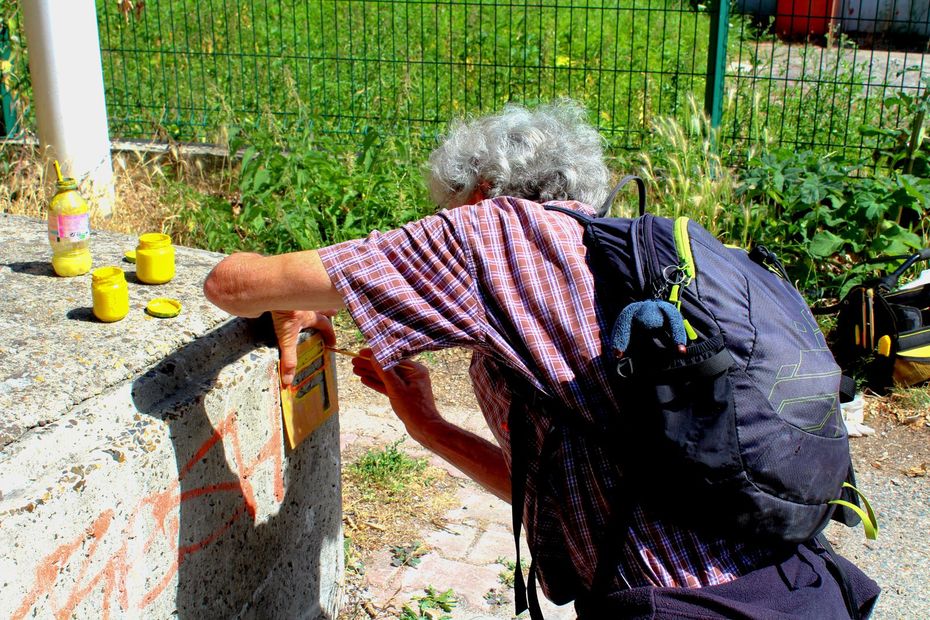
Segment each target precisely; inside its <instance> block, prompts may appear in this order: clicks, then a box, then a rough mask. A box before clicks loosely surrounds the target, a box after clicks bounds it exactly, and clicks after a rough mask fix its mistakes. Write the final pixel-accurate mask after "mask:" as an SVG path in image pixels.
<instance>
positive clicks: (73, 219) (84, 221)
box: [58, 213, 90, 241]
mask: <svg viewBox="0 0 930 620" xmlns="http://www.w3.org/2000/svg"><path fill="white" fill-rule="evenodd" d="M89 238H90V215H89V214H87V213H82V214H81V215H59V216H58V240H59V241H84V240H86V239H89Z"/></svg>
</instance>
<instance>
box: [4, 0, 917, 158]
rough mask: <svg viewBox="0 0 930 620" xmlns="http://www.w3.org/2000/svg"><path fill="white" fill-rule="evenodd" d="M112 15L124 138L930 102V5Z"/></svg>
mask: <svg viewBox="0 0 930 620" xmlns="http://www.w3.org/2000/svg"><path fill="white" fill-rule="evenodd" d="M97 13H98V20H99V23H100V38H101V50H102V57H103V66H104V80H105V85H106V97H107V106H108V113H109V117H110V132H111V137H113V138H142V139H166V138H172V139H176V140H182V141H207V142H213V141H217V140H219V139H221V137H222V133H223V131H224V128H225V127H227V126H228V125H230V124H237V125H248V124H250V123H258V122H260V121H261V119H263V118H269V117H271V118H275V119H277V120H278V121H280V122H281V123H283V124H284V125H287V124H288V123H294V122H306V117H307V114H310V115H312V117H313V120H314V122H319V123H321V124H322V125H323V126H324V128H325V129H327V130H329V131H334V132H359V131H364V130H365V129H367V128H371V127H376V128H379V129H381V130H386V131H393V132H406V131H414V132H417V133H420V134H425V135H430V134H432V133H434V132H436V131H438V130H441V129H442V127H444V126H445V124H446V123H447V122H448V121H449V119H451V118H453V117H456V116H462V115H465V114H474V113H481V112H486V111H489V110H494V109H498V108H500V107H501V106H502V105H503V104H504V103H506V102H508V101H516V102H521V103H533V102H536V101H543V100H549V99H552V98H554V97H560V96H569V97H573V98H575V99H578V100H580V101H582V102H583V103H584V104H586V105H587V106H588V107H589V108H590V110H591V113H592V118H593V119H594V120H595V121H596V123H597V124H598V126H599V128H600V129H601V130H602V132H603V133H604V134H605V135H606V136H607V138H608V140H609V141H610V143H611V146H612V147H613V148H614V149H639V148H642V147H643V146H645V145H646V144H647V143H648V141H649V136H650V123H651V122H652V121H654V120H655V119H656V118H657V117H659V116H676V115H679V114H682V113H687V110H688V109H689V105H688V100H689V98H692V97H694V98H696V99H698V100H701V99H702V98H703V99H704V102H705V108H706V109H707V110H708V111H709V112H713V111H714V110H715V109H716V110H718V111H719V112H718V113H717V114H716V115H715V117H714V120H715V122H719V124H720V126H721V141H722V142H723V143H727V144H730V145H736V146H738V147H741V146H742V145H748V144H759V143H764V144H766V145H783V146H787V147H792V148H811V149H814V150H818V151H830V150H844V151H847V152H849V153H855V154H863V153H866V152H868V151H869V150H870V149H872V148H874V146H875V143H876V142H875V141H876V140H877V139H878V137H877V134H876V133H875V132H874V131H872V132H871V133H870V132H869V131H865V132H863V131H862V128H863V127H871V128H873V129H874V128H881V127H889V126H900V125H901V124H902V123H906V122H907V119H906V118H904V117H903V116H902V111H901V107H900V106H895V105H888V104H887V100H888V98H889V97H890V96H892V95H896V94H899V93H905V94H906V95H911V96H913V97H916V98H921V97H924V96H925V93H926V84H927V82H928V80H930V63H927V62H926V52H927V36H928V34H930V15H928V14H930V0H734V2H733V3H732V5H728V4H725V3H724V4H720V2H718V0H710V1H709V2H704V1H703V0H621V1H617V0H534V1H532V2H531V1H529V0H527V1H522V2H520V1H516V0H509V1H508V0H442V1H426V0H146V1H145V2H141V1H139V0H135V1H132V0H121V1H120V2H112V1H105V0H97ZM718 26H719V27H718ZM0 47H2V46H0ZM0 51H2V50H0ZM0 69H2V63H0ZM7 82H8V80H7ZM7 82H3V83H4V84H6V83H7ZM15 94H16V93H13V95H14V96H15ZM24 99H25V100H29V97H25V98H24ZM11 101H12V99H11V97H10V96H6V97H5V99H4V100H3V102H4V103H3V112H4V114H5V115H6V116H5V117H6V118H7V119H9V118H12V116H11V114H12V112H14V111H15V110H14V108H15V105H12V104H11V103H10V102H11ZM715 106H716V107H715ZM20 112H21V111H20ZM20 116H21V117H22V116H24V115H23V114H20ZM24 120H25V126H26V128H27V129H28V128H29V127H30V124H31V121H30V119H29V118H28V109H27V110H26V114H25V119H24ZM12 124H13V123H10V122H8V123H7V125H12Z"/></svg>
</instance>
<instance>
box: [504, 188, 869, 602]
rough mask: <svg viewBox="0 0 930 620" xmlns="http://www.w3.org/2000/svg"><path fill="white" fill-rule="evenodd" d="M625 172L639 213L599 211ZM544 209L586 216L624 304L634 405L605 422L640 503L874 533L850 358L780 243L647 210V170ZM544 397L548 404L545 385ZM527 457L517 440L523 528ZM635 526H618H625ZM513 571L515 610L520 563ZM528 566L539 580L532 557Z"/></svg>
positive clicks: (760, 528)
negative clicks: (746, 241)
mask: <svg viewBox="0 0 930 620" xmlns="http://www.w3.org/2000/svg"><path fill="white" fill-rule="evenodd" d="M630 180H635V181H636V182H637V184H638V186H639V192H640V196H639V198H640V216H639V217H637V218H633V219H630V218H619V217H604V216H601V214H602V213H606V211H607V210H608V208H609V205H610V202H611V201H612V199H613V197H614V196H615V195H616V193H617V192H618V191H619V189H620V188H622V187H623V185H625V184H626V183H627V182H629V181H630ZM544 207H545V208H546V209H547V210H550V211H558V212H560V213H564V214H566V215H569V216H570V217H572V218H574V219H576V220H577V221H578V222H579V223H580V225H582V226H583V227H584V236H583V242H584V245H585V246H586V248H587V251H588V254H587V261H588V266H589V268H590V270H591V272H592V274H593V276H594V283H595V295H596V298H597V299H596V303H597V304H598V305H599V307H601V308H602V309H603V310H604V314H605V316H607V317H616V319H615V322H614V326H613V330H612V332H611V334H610V345H611V347H612V348H613V354H614V364H615V368H616V373H617V376H616V381H617V382H619V387H620V389H619V390H618V391H619V393H622V394H623V395H624V402H625V403H629V404H628V405H625V407H624V412H635V414H630V415H625V416H624V418H625V419H624V421H623V427H624V431H623V433H614V432H612V431H611V430H610V429H608V428H605V429H602V430H596V431H595V432H603V434H604V436H605V437H611V438H613V439H616V438H621V440H622V441H623V443H622V447H621V450H622V451H619V452H618V453H619V454H624V455H627V454H628V455H629V456H630V458H631V459H633V460H632V461H631V462H636V460H637V459H639V460H640V462H645V463H648V464H649V467H640V468H639V471H637V473H636V475H635V476H633V478H634V479H633V480H632V481H631V482H632V485H633V486H632V488H633V492H634V494H635V499H636V501H640V502H643V503H644V504H646V505H648V506H650V508H651V509H653V510H655V511H657V512H659V513H660V514H663V515H667V516H668V517H669V518H670V519H672V520H677V522H679V523H683V524H685V525H687V526H689V527H694V528H700V529H703V530H705V531H709V532H715V533H724V534H726V535H728V536H731V537H732V536H734V534H737V535H739V536H742V537H745V538H747V539H753V540H768V541H772V543H773V544H778V543H798V542H803V541H807V540H810V539H811V538H813V537H815V536H816V535H817V534H818V533H819V532H820V531H821V530H822V529H823V528H824V527H825V526H826V525H827V523H828V522H829V520H830V519H831V517H832V518H835V519H837V520H840V521H842V522H844V523H846V524H847V525H854V524H856V523H857V522H858V520H859V519H860V518H862V519H863V520H864V521H865V522H866V525H867V530H868V532H867V533H868V534H869V535H874V528H873V527H872V524H873V523H874V515H873V514H872V512H871V509H870V508H868V505H867V503H866V507H867V511H863V510H862V509H861V508H860V507H859V503H858V499H857V495H856V494H857V493H858V491H855V488H854V486H853V485H854V474H853V470H852V462H851V459H850V453H849V444H848V439H847V435H846V428H845V424H844V422H843V419H842V416H841V413H840V392H841V383H842V373H841V370H840V368H839V366H838V365H837V363H836V361H835V360H834V358H833V355H832V354H831V352H830V350H829V349H828V348H827V343H826V340H825V338H824V336H823V334H822V333H821V331H820V329H819V328H818V325H817V323H816V321H815V319H814V317H813V315H812V313H811V311H810V309H809V308H808V306H807V304H806V302H805V301H804V299H803V298H802V297H801V295H800V293H798V291H797V290H796V289H795V288H794V286H793V285H792V284H791V283H790V282H789V281H788V279H787V277H785V275H784V267H783V266H782V265H781V263H780V262H778V260H777V258H776V257H775V256H774V255H773V254H772V253H771V252H768V251H767V250H765V249H764V248H756V249H755V250H754V251H753V252H751V253H747V252H746V251H744V250H742V249H738V248H732V247H727V246H724V245H723V244H722V243H721V242H720V241H718V240H717V239H716V238H715V237H714V236H713V235H712V234H710V233H709V232H708V231H707V230H705V229H704V228H703V227H701V226H700V225H699V224H697V223H696V222H693V221H691V220H689V219H688V218H685V217H680V218H677V219H675V220H671V219H667V218H662V217H657V216H654V215H651V214H646V213H645V187H644V184H643V183H642V181H641V180H639V179H638V178H636V177H627V178H625V179H624V180H623V181H621V184H620V185H618V187H617V188H616V189H615V190H614V192H613V193H612V194H611V197H610V198H609V199H608V202H607V203H606V204H605V206H604V207H602V208H601V211H600V213H599V215H598V216H595V217H591V216H588V215H585V214H583V213H579V212H577V211H573V210H570V209H565V208H562V207H559V206H556V205H544ZM605 353H606V352H605ZM533 405H534V406H542V407H546V406H547V403H545V402H544V401H542V402H540V397H539V396H538V394H537V397H536V399H535V401H534V403H533ZM563 407H564V405H563ZM519 417H520V416H517V415H514V414H513V409H512V410H511V421H510V422H509V425H510V429H511V445H512V446H517V448H514V449H515V450H519V446H520V445H522V444H523V443H524V442H522V441H521V440H520V438H519V437H518V436H517V435H515V433H522V432H526V430H525V429H521V426H520V421H519V420H518V419H517V418H519ZM608 424H609V422H608ZM613 439H612V440H613ZM521 460H522V456H521V455H520V454H519V453H518V452H516V451H515V452H514V453H513V454H512V470H511V474H512V477H513V481H512V484H513V509H514V530H515V538H518V537H519V528H520V525H521V522H522V506H523V501H524V492H525V488H524V485H525V480H522V478H523V476H524V470H523V468H522V466H521V463H520V461H521ZM626 525H627V524H618V527H617V528H615V529H616V530H617V531H618V532H620V534H621V535H625V532H626ZM615 542H616V541H615ZM531 551H533V555H535V554H536V550H533V549H531ZM517 564H518V566H519V548H518V561H517ZM515 578H516V587H515V593H516V598H517V613H520V612H521V611H523V609H526V603H525V597H524V596H523V589H524V584H523V583H522V573H520V571H519V568H518V569H517V571H516V574H515ZM529 578H530V585H531V586H532V585H533V582H534V580H535V575H534V567H533V566H532V565H531V567H530V577H529ZM534 590H535V588H534V587H531V588H530V589H529V594H530V597H531V600H532V601H533V603H534V605H533V607H536V609H535V610H533V609H531V612H534V611H535V612H536V613H533V614H532V615H533V617H534V618H536V617H541V613H539V612H538V602H537V601H535V592H534Z"/></svg>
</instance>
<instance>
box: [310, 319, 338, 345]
mask: <svg viewBox="0 0 930 620" xmlns="http://www.w3.org/2000/svg"><path fill="white" fill-rule="evenodd" d="M309 314H310V315H311V316H310V317H308V318H307V322H308V323H310V324H309V325H304V327H312V328H313V329H315V330H317V331H318V332H320V334H321V335H322V336H323V344H325V345H326V346H328V347H331V346H333V345H334V344H336V332H335V330H334V329H333V323H332V321H330V320H329V316H328V315H326V314H324V313H322V312H311V313H309Z"/></svg>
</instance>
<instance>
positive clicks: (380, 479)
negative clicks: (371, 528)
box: [348, 439, 426, 490]
mask: <svg viewBox="0 0 930 620" xmlns="http://www.w3.org/2000/svg"><path fill="white" fill-rule="evenodd" d="M402 441H403V440H402V439H401V440H399V441H396V442H394V443H392V444H390V445H389V446H386V447H384V448H379V449H374V450H369V451H368V452H366V453H365V454H364V455H362V457H361V458H359V459H358V460H357V461H355V462H354V463H352V464H350V465H349V466H348V470H349V472H350V473H354V474H355V475H357V476H358V478H359V481H360V482H362V483H363V484H365V485H368V486H371V487H376V488H380V489H387V490H402V489H403V488H404V487H405V486H406V485H407V484H409V483H410V482H411V481H412V480H414V479H416V478H417V476H418V475H419V474H420V473H421V472H423V470H424V469H425V468H426V460H425V459H415V458H412V457H410V456H409V455H407V454H406V453H405V452H403V451H402V450H400V449H399V448H398V446H400V444H401V442H402Z"/></svg>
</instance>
